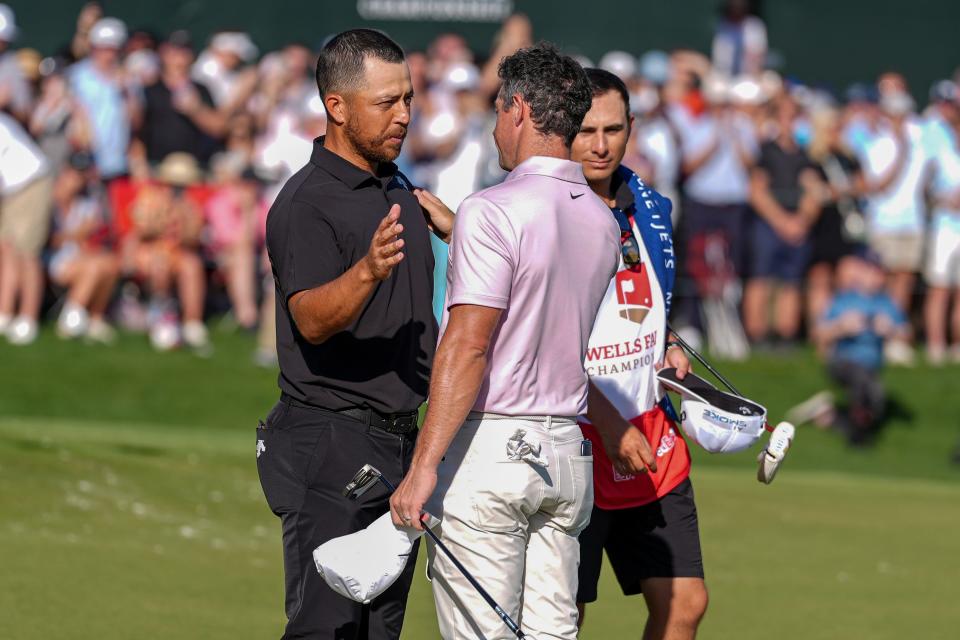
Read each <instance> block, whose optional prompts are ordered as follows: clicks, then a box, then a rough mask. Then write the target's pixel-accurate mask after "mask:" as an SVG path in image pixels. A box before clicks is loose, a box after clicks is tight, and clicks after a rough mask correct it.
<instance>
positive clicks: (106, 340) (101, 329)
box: [86, 318, 117, 345]
mask: <svg viewBox="0 0 960 640" xmlns="http://www.w3.org/2000/svg"><path fill="white" fill-rule="evenodd" d="M86 338H87V340H89V341H90V342H96V343H98V344H108V345H109V344H113V343H114V342H116V341H117V332H116V330H115V329H114V328H113V327H111V326H110V324H109V323H107V322H106V321H105V320H104V319H103V318H96V319H94V320H91V321H90V326H89V327H88V328H87V334H86Z"/></svg>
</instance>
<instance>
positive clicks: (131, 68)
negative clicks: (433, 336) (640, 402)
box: [0, 0, 960, 364]
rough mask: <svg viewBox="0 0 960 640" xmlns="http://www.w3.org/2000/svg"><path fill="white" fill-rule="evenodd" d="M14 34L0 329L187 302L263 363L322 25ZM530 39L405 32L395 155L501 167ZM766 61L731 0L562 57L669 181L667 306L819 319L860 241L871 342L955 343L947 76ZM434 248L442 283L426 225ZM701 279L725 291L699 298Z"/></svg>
mask: <svg viewBox="0 0 960 640" xmlns="http://www.w3.org/2000/svg"><path fill="white" fill-rule="evenodd" d="M16 36H17V33H16V20H15V16H14V15H13V13H12V12H11V10H10V9H9V8H7V7H6V6H4V5H0V109H2V111H3V113H0V181H2V185H0V197H2V209H0V330H2V332H3V333H4V334H5V335H6V338H7V340H9V341H10V342H12V343H15V344H29V343H30V342H32V341H33V340H35V339H36V337H37V327H38V322H39V321H40V314H41V310H46V309H51V311H50V315H51V317H53V318H56V320H55V325H56V333H57V334H58V335H60V336H61V337H63V338H84V339H87V340H90V341H95V342H102V343H110V342H112V341H113V340H114V337H115V330H114V328H113V327H115V326H116V325H118V324H119V325H121V326H122V327H123V328H125V329H127V330H138V331H143V332H145V333H147V334H148V335H149V339H150V341H151V343H152V344H153V345H154V347H156V348H157V349H159V350H166V349H171V348H174V347H177V346H179V345H185V346H187V347H190V348H192V349H195V350H197V351H198V352H200V353H208V352H209V350H210V339H209V337H208V330H207V325H208V323H209V322H210V318H211V317H221V318H226V320H220V322H226V321H229V322H230V323H232V324H233V325H235V326H236V327H238V328H239V329H241V330H245V331H250V332H257V331H258V330H259V333H260V336H261V338H260V339H259V341H258V342H259V344H260V349H259V351H258V359H259V360H260V361H262V362H264V363H269V362H271V361H272V358H273V357H274V353H273V344H272V333H273V324H272V323H273V311H272V305H273V300H272V295H273V286H272V281H271V276H270V273H269V268H268V265H267V263H266V261H265V256H264V251H263V229H264V220H265V216H266V212H267V210H268V208H269V205H270V203H271V202H272V199H273V197H274V196H275V194H276V193H277V191H278V189H279V187H280V185H281V184H282V183H283V181H284V180H285V179H286V177H288V176H289V175H291V174H292V173H293V172H294V171H296V170H297V169H299V168H300V167H301V166H303V165H304V164H306V162H307V161H308V159H309V156H310V152H311V148H312V140H313V139H314V138H315V137H316V136H318V135H322V134H323V132H324V130H325V113H324V108H323V104H322V101H321V100H320V99H319V97H318V96H317V92H316V86H315V84H314V83H313V80H312V67H313V63H314V60H315V58H314V52H315V50H316V48H317V47H318V46H320V44H322V43H309V44H307V43H290V44H288V45H287V46H285V47H283V48H282V49H280V50H277V51H271V52H268V53H265V54H263V55H260V52H259V51H258V49H257V46H256V45H255V43H254V42H253V41H252V40H251V38H250V36H249V35H248V34H246V33H243V32H239V31H224V32H219V33H215V34H213V35H212V36H211V37H210V38H209V40H208V41H206V42H203V43H199V42H196V41H194V40H193V39H192V38H191V35H190V34H189V33H188V32H186V31H174V32H172V33H169V34H164V35H163V36H162V37H160V36H157V35H156V34H153V33H152V32H150V31H148V30H130V29H129V28H128V27H127V25H125V24H124V23H123V22H121V21H120V20H118V19H116V18H111V17H106V16H104V15H103V14H102V11H101V9H100V6H99V5H98V4H96V3H89V4H87V5H85V6H84V8H83V9H82V11H81V13H80V15H79V17H78V20H77V29H76V34H75V36H74V37H73V38H72V40H71V41H70V42H69V43H67V44H66V46H65V47H64V48H63V49H62V50H61V51H59V52H56V54H55V55H52V56H50V57H42V56H41V55H39V54H37V53H36V52H33V51H31V50H29V49H19V50H14V48H13V43H14V42H15V41H16ZM533 42H534V29H533V25H531V23H530V21H529V20H528V19H527V18H526V17H524V16H522V15H515V16H512V17H511V18H509V19H508V20H507V21H506V22H505V23H504V24H503V25H502V27H501V29H500V30H499V32H498V35H497V37H496V39H495V41H494V43H493V45H492V47H491V49H490V51H486V52H483V53H482V55H478V54H477V52H475V51H472V50H471V49H470V48H469V46H468V45H467V42H466V40H465V39H464V38H463V37H462V36H460V35H458V34H456V33H444V34H441V35H438V36H437V37H436V38H435V39H434V40H433V42H432V43H431V44H430V46H429V47H428V48H427V49H426V50H425V51H411V52H409V55H408V64H409V68H410V72H411V76H412V81H413V85H414V89H415V93H416V98H415V106H414V117H413V120H412V121H411V125H410V128H409V131H408V136H407V140H406V142H405V145H404V150H403V154H402V155H401V157H400V158H399V160H398V164H399V165H400V168H401V170H402V171H404V172H405V173H406V175H407V176H409V177H410V178H411V180H412V181H413V182H414V183H415V184H417V185H419V186H422V187H424V188H427V189H429V190H431V191H433V192H434V193H435V194H436V195H437V196H439V197H440V199H442V200H443V201H444V202H445V203H446V204H447V205H448V206H449V207H451V208H452V209H456V207H457V205H458V204H459V203H460V201H462V200H463V199H464V198H465V197H466V196H467V195H469V194H470V193H472V192H474V191H476V190H478V189H481V188H483V187H486V186H489V185H491V184H495V183H497V182H499V181H500V180H502V178H503V175H504V174H503V172H502V170H501V169H500V168H499V166H498V164H497V154H496V150H495V148H494V146H493V141H492V136H491V131H492V128H493V121H494V116H493V111H492V103H493V99H494V97H495V95H496V92H497V90H498V81H497V75H496V66H497V63H498V61H499V60H500V59H501V58H502V57H503V56H504V55H508V54H510V53H512V52H513V51H515V50H517V49H518V48H520V47H523V46H526V45H529V44H532V43H533ZM771 59H772V57H771V56H770V55H768V51H767V34H766V30H765V28H764V25H763V22H762V20H761V19H760V18H758V17H756V16H752V15H749V14H748V13H747V11H746V3H745V2H738V1H737V0H733V1H731V2H728V3H727V5H726V7H725V11H724V13H723V14H722V16H721V19H720V21H719V23H718V26H717V30H716V35H715V38H714V42H713V44H712V48H711V55H710V56H707V55H705V54H703V53H699V52H696V51H691V50H675V51H671V52H664V51H648V52H646V53H643V54H642V55H640V56H636V55H634V53H631V52H627V51H619V50H615V51H610V52H609V53H607V54H606V55H604V56H602V57H601V58H600V59H598V60H595V61H592V60H587V59H585V58H583V59H581V62H582V64H584V65H585V66H587V65H589V66H599V67H602V68H605V69H607V70H609V71H611V72H613V73H615V74H617V75H618V76H620V77H621V78H623V80H624V81H625V82H626V84H627V86H628V87H629V90H630V105H631V110H632V112H633V116H634V118H635V120H634V126H633V129H632V137H631V145H630V148H629V151H628V155H627V157H626V158H625V161H624V162H625V164H627V165H628V166H630V167H631V168H633V169H634V170H636V171H637V172H638V173H639V174H640V175H641V177H642V178H643V179H644V180H646V181H647V182H649V183H650V184H651V185H653V186H654V187H655V188H657V189H658V190H660V191H661V192H662V193H663V194H664V195H666V196H668V197H669V198H670V199H671V200H672V201H673V203H674V209H673V215H674V222H675V225H676V228H677V234H678V244H677V247H678V253H679V264H680V267H681V283H680V289H679V291H678V296H679V300H678V303H679V304H678V305H677V306H676V314H675V315H676V317H675V318H674V322H673V324H674V326H675V327H677V328H678V329H679V328H680V327H683V331H684V333H685V334H687V336H688V338H690V337H696V334H697V333H698V332H703V333H705V334H706V335H704V336H703V337H704V338H705V339H706V340H707V341H708V342H709V341H711V339H712V341H713V342H714V343H717V344H719V343H721V342H722V343H725V344H727V343H729V344H733V343H734V342H735V339H734V338H735V337H736V336H734V335H732V334H730V329H729V323H728V324H727V325H725V326H727V327H728V329H727V332H726V333H725V334H724V335H719V334H717V335H711V334H712V333H715V331H714V328H715V327H716V326H718V325H716V323H711V322H710V320H711V318H710V316H711V314H716V313H720V311H718V309H723V308H726V309H727V313H730V310H731V309H732V313H733V315H734V316H735V318H734V319H735V325H736V331H739V333H740V335H741V336H742V339H743V341H744V343H745V344H746V345H748V348H761V349H763V348H771V349H779V348H783V346H784V345H787V346H789V345H792V344H794V343H796V342H797V341H800V340H803V339H805V337H807V335H809V337H810V339H811V340H814V341H816V333H817V332H816V330H815V329H816V327H817V324H818V322H819V321H820V320H821V319H822V318H823V317H824V316H825V314H826V313H827V311H828V310H829V309H830V308H831V304H832V303H831V301H832V299H833V297H834V294H835V289H836V286H837V279H836V274H837V271H838V265H840V264H841V263H842V262H843V260H844V258H845V257H847V256H850V255H856V256H860V257H862V256H863V255H864V254H865V253H866V252H870V254H871V256H873V258H871V260H873V261H874V262H878V263H879V264H880V265H881V266H882V267H883V269H884V273H885V274H886V276H885V288H886V291H887V293H888V294H889V296H890V298H891V299H892V300H893V301H894V303H895V304H896V306H897V308H898V310H899V312H900V313H902V314H903V316H904V317H905V318H908V319H910V320H912V324H911V325H910V327H911V330H909V331H906V330H905V331H898V332H897V333H896V335H894V336H891V338H890V339H889V340H887V341H886V345H885V352H886V357H887V360H888V361H890V362H893V363H898V364H910V363H911V362H913V360H914V359H915V349H916V346H917V345H918V344H922V343H921V339H922V340H923V341H925V345H924V346H925V348H924V353H925V354H926V357H927V358H928V359H929V361H930V362H932V363H934V364H943V363H946V362H948V361H953V362H960V304H957V302H958V300H956V297H957V295H956V294H957V292H958V285H960V144H958V141H960V92H958V88H957V85H956V84H955V82H954V81H953V80H950V79H944V80H942V81H940V82H938V83H936V84H935V85H934V87H932V89H931V90H930V92H929V100H928V101H927V104H925V105H922V108H920V107H918V105H916V104H915V102H914V99H913V98H912V97H911V95H912V94H911V93H910V89H911V88H914V89H915V87H908V83H907V79H906V78H904V77H903V76H902V75H899V74H898V73H895V72H892V71H891V72H887V73H883V74H882V75H881V76H880V77H879V78H877V79H876V81H875V82H867V83H862V84H856V85H854V86H851V87H849V88H846V89H845V90H842V91H836V90H830V89H827V88H822V87H818V86H816V85H814V84H804V83H803V82H801V81H798V80H796V79H793V78H789V77H784V76H783V75H781V74H779V73H778V72H777V71H776V70H774V69H772V68H770V64H769V62H770V60H771ZM435 250H436V252H437V256H438V261H437V273H436V283H437V290H438V291H437V298H436V300H437V304H438V305H439V304H440V302H439V301H441V300H442V297H443V286H444V276H443V271H444V269H445V247H444V246H443V245H442V244H439V243H437V244H436V245H435ZM918 276H922V277H918ZM717 282H721V283H722V285H723V286H720V287H717V286H715V284H716V283H717ZM721 298H722V300H723V303H724V305H726V306H725V307H724V306H723V305H720V306H717V305H715V304H708V303H709V302H710V300H712V299H721ZM951 298H954V299H951ZM951 303H953V304H951ZM736 331H734V333H736ZM820 346H821V347H822V348H824V349H825V348H827V347H826V346H825V345H822V344H821V345H820ZM743 353H745V352H744V351H743V350H740V351H736V352H734V353H731V354H729V355H743Z"/></svg>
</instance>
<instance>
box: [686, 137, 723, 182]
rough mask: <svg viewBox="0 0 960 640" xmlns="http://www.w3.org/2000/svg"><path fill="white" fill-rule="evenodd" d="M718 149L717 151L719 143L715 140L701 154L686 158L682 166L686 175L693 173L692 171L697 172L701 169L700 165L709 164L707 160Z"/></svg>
mask: <svg viewBox="0 0 960 640" xmlns="http://www.w3.org/2000/svg"><path fill="white" fill-rule="evenodd" d="M716 151H717V143H716V142H714V143H713V144H711V145H710V147H709V148H708V149H707V150H706V151H704V152H703V153H701V154H699V155H696V156H693V157H692V158H690V159H688V160H684V162H683V167H682V169H683V173H684V174H685V175H690V174H692V173H696V172H697V171H699V170H700V167H702V166H703V165H705V164H707V161H708V160H710V158H712V157H713V154H714V153H716Z"/></svg>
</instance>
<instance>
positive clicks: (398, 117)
mask: <svg viewBox="0 0 960 640" xmlns="http://www.w3.org/2000/svg"><path fill="white" fill-rule="evenodd" d="M393 119H394V120H395V121H396V122H397V124H402V125H403V126H407V125H408V124H410V105H408V104H406V103H405V102H403V101H401V102H400V106H399V108H398V109H397V111H396V113H395V115H394V117H393Z"/></svg>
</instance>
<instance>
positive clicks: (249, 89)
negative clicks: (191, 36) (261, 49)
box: [191, 31, 258, 114]
mask: <svg viewBox="0 0 960 640" xmlns="http://www.w3.org/2000/svg"><path fill="white" fill-rule="evenodd" d="M257 54H258V51H257V47H256V45H255V44H253V41H252V40H251V39H250V36H249V35H247V34H246V33H244V32H242V31H221V32H220V33H217V34H215V35H214V36H213V38H211V39H210V46H209V47H208V48H207V49H206V50H205V51H203V52H201V54H200V55H199V56H198V57H197V61H196V62H195V63H194V65H193V71H192V73H191V75H192V77H193V79H194V80H196V81H197V82H199V83H200V84H202V85H204V86H205V87H207V89H209V90H210V95H212V96H213V102H214V104H215V105H216V106H217V108H218V109H221V110H223V111H225V112H226V113H228V114H229V113H233V112H234V111H236V110H237V109H238V108H240V107H241V106H242V105H243V104H244V103H245V102H246V101H247V99H248V98H249V97H250V96H251V95H252V94H253V92H254V90H255V89H256V84H257V73H256V69H254V68H253V67H250V66H248V65H249V64H250V63H252V62H253V61H254V60H255V59H256V57H257Z"/></svg>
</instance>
